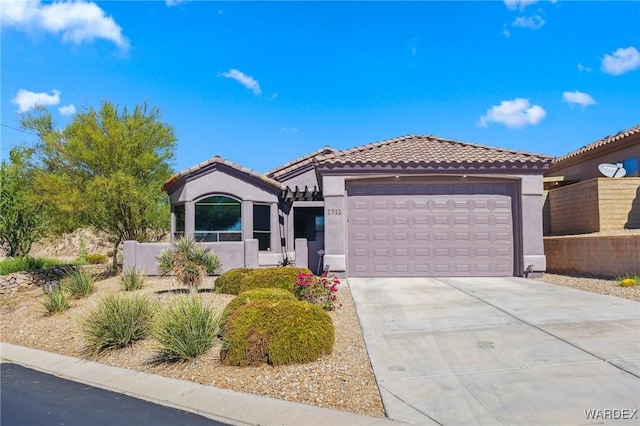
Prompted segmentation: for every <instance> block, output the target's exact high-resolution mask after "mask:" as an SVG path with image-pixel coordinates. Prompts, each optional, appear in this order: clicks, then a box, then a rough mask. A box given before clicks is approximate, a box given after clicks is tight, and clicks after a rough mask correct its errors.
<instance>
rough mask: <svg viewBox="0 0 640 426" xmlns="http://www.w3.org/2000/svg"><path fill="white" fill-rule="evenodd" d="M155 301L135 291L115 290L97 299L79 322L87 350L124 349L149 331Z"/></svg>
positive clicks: (94, 351)
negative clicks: (131, 292)
mask: <svg viewBox="0 0 640 426" xmlns="http://www.w3.org/2000/svg"><path fill="white" fill-rule="evenodd" d="M155 310H156V304H155V303H154V302H152V301H150V300H149V298H148V297H146V296H143V295H139V294H125V293H116V294H111V295H109V296H107V297H105V298H104V299H102V300H101V301H100V303H99V304H98V307H97V308H96V309H95V310H94V311H92V312H91V313H90V314H89V315H88V316H87V317H86V318H85V319H84V320H83V322H82V331H83V333H84V337H85V340H86V342H87V347H88V350H89V352H91V353H92V354H94V355H98V354H100V353H102V352H104V351H106V350H111V349H118V348H124V347H125V346H129V345H131V344H133V343H134V342H136V341H138V340H142V339H144V338H145V337H147V336H148V335H149V334H150V333H151V329H152V320H153V317H154V312H155Z"/></svg>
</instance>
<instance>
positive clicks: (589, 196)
mask: <svg viewBox="0 0 640 426" xmlns="http://www.w3.org/2000/svg"><path fill="white" fill-rule="evenodd" d="M548 202H549V219H550V226H549V231H550V233H551V234H554V235H567V234H582V233H587V232H597V231H598V230H599V227H600V216H599V215H600V213H599V208H598V181H597V180H595V179H594V180H588V181H585V182H579V183H576V184H573V185H569V186H563V187H561V188H555V189H552V190H550V191H549V195H548Z"/></svg>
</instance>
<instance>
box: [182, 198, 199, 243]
mask: <svg viewBox="0 0 640 426" xmlns="http://www.w3.org/2000/svg"><path fill="white" fill-rule="evenodd" d="M195 229H196V203H194V202H193V201H187V202H185V203H184V236H185V237H191V238H194V237H195Z"/></svg>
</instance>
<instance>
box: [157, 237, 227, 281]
mask: <svg viewBox="0 0 640 426" xmlns="http://www.w3.org/2000/svg"><path fill="white" fill-rule="evenodd" d="M157 260H158V272H159V273H160V275H162V276H166V275H169V274H170V273H173V275H174V276H175V277H176V279H177V280H178V281H179V282H180V283H181V284H182V285H184V286H186V287H188V288H189V291H190V292H191V293H194V292H197V290H198V287H200V285H201V284H202V282H203V281H204V279H205V277H206V276H207V275H213V274H216V273H217V272H218V271H219V270H220V267H221V266H222V265H221V263H220V259H219V258H218V256H216V255H215V254H214V253H212V252H211V251H210V250H209V249H207V248H204V247H202V246H201V245H200V244H198V243H196V242H195V240H194V239H192V238H181V239H179V240H178V241H176V242H174V243H173V247H172V248H171V249H170V250H163V251H162V253H160V256H158V258H157Z"/></svg>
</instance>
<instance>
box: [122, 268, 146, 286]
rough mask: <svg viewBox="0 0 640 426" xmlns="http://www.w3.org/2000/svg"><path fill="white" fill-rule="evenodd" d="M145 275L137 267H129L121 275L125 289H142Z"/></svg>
mask: <svg viewBox="0 0 640 426" xmlns="http://www.w3.org/2000/svg"><path fill="white" fill-rule="evenodd" d="M144 281H145V277H144V275H143V274H139V273H138V271H136V270H135V269H133V268H132V269H127V270H125V271H123V272H122V275H121V276H120V284H122V289H123V290H124V291H135V290H140V289H141V288H142V286H143V285H144Z"/></svg>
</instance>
